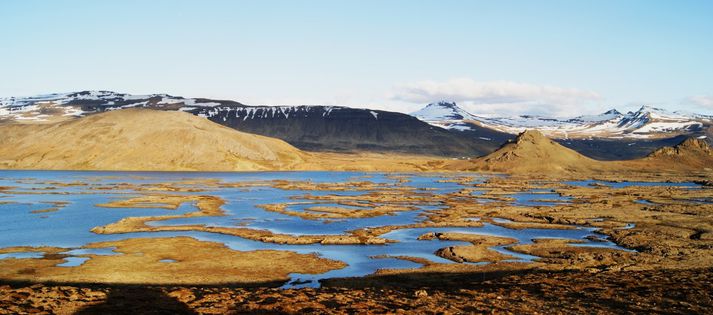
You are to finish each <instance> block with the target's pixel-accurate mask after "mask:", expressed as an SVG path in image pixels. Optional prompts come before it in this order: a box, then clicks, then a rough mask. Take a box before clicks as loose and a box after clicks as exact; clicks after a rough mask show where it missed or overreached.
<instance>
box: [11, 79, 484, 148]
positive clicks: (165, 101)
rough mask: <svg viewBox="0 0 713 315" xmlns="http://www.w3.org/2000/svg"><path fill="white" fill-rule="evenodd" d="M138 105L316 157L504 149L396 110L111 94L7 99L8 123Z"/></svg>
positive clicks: (46, 120) (53, 119)
mask: <svg viewBox="0 0 713 315" xmlns="http://www.w3.org/2000/svg"><path fill="white" fill-rule="evenodd" d="M135 107H141V108H150V109H158V110H165V111H183V112H188V113H191V114H193V115H196V116H201V117H205V118H207V119H209V120H211V121H213V122H216V123H219V124H222V125H224V126H227V127H230V128H233V129H236V130H239V131H244V132H249V133H255V134H259V135H264V136H268V137H274V138H278V139H282V140H285V141H287V142H288V143H290V144H292V145H294V146H296V147H297V148H300V149H303V150H310V151H332V152H362V151H368V152H386V153H389V152H390V153H408V154H424V155H438V156H455V157H463V156H473V155H483V154H486V153H488V152H491V151H492V150H494V149H495V148H497V142H494V141H491V140H486V139H481V138H478V137H465V136H463V135H461V134H458V133H455V132H453V131H450V130H446V129H443V128H439V127H435V126H432V125H429V124H427V123H424V122H422V121H421V120H418V119H417V118H414V117H412V116H410V115H406V114H401V113H396V112H388V111H380V110H370V109H357V108H348V107H340V106H320V105H315V106H307V105H305V106H250V105H245V104H241V103H239V102H235V101H226V100H211V99H204V98H183V97H178V96H171V95H167V94H150V95H130V94H124V93H116V92H111V91H83V92H74V93H59V94H48V95H41V96H34V97H25V98H15V97H10V98H4V99H0V122H22V123H39V124H42V123H51V122H56V121H64V120H68V119H74V118H76V117H83V116H87V115H92V114H96V113H101V112H105V111H113V110H118V109H126V108H135Z"/></svg>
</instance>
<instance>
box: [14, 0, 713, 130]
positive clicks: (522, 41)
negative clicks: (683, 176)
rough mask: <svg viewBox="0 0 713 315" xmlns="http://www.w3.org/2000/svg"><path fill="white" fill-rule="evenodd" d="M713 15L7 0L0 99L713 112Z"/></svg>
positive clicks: (710, 7)
mask: <svg viewBox="0 0 713 315" xmlns="http://www.w3.org/2000/svg"><path fill="white" fill-rule="evenodd" d="M712 16H713V1H703V0H701V1H652V0H649V1H635V0H627V1H584V0H582V1H507V0H506V1H306V0H305V1H161V0H158V1H130V0H129V1H127V0H122V1H91V0H85V1H59V0H58V1H38V0H22V1H21V0H17V1H11V0H0V97H1V96H26V95H33V94H42V93H50V92H67V91H76V90H88V89H103V90H114V91H118V92H128V93H135V94H146V93H168V94H173V95H181V96H186V97H207V98H219V99H234V100H237V101H241V102H244V103H248V104H302V103H319V104H341V105H347V106H355V107H371V108H380V109H389V110H396V111H403V112H409V111H412V110H416V109H418V108H419V107H421V106H423V105H425V103H428V102H429V101H435V100H439V99H449V100H455V101H458V102H459V103H460V104H463V106H464V107H466V108H467V109H468V110H470V111H472V112H474V113H480V114H503V115H505V114H522V113H531V114H548V115H558V116H568V115H577V114H582V113H596V112H599V111H601V110H605V109H608V108H612V107H616V108H618V109H620V110H631V109H635V108H637V107H638V106H640V105H642V104H650V105H656V106H660V107H664V108H669V109H683V110H689V111H695V112H702V113H713V18H711V17H712Z"/></svg>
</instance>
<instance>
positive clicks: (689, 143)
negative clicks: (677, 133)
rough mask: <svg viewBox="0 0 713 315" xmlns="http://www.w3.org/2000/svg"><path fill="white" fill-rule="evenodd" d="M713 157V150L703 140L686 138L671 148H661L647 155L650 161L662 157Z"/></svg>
mask: <svg viewBox="0 0 713 315" xmlns="http://www.w3.org/2000/svg"><path fill="white" fill-rule="evenodd" d="M693 156H696V157H701V156H703V157H705V156H709V157H713V148H711V146H710V144H708V142H706V141H705V140H703V139H696V138H687V139H686V140H683V141H682V142H681V143H679V144H677V145H675V146H673V147H663V148H660V149H657V150H656V151H654V152H652V153H651V154H649V155H648V158H650V159H656V158H662V157H693Z"/></svg>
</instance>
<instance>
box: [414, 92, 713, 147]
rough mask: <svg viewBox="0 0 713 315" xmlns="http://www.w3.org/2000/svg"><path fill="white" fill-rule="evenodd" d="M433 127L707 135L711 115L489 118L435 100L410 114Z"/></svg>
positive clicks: (561, 134) (615, 135) (657, 112)
mask: <svg viewBox="0 0 713 315" xmlns="http://www.w3.org/2000/svg"><path fill="white" fill-rule="evenodd" d="M412 115H413V116H415V117H418V118H419V119H421V120H423V121H425V122H428V123H430V124H432V125H434V126H439V127H443V128H446V129H454V130H462V131H463V130H473V129H476V128H477V127H484V128H489V129H493V130H497V131H501V132H505V133H509V134H518V133H520V132H523V131H525V130H526V129H536V130H539V131H540V132H542V133H543V134H544V135H546V136H548V137H550V138H556V139H583V138H601V139H662V138H671V137H675V136H679V135H686V136H695V137H701V138H704V137H707V136H708V135H709V134H710V133H711V130H712V129H711V127H712V126H713V116H706V115H699V114H693V113H684V112H669V111H666V110H663V109H659V108H655V107H651V106H642V107H641V108H640V109H639V110H638V111H635V112H628V113H626V114H622V113H620V112H619V111H617V110H616V109H611V110H608V111H606V112H604V113H602V114H599V115H588V116H578V117H574V118H568V119H561V118H550V117H542V116H530V115H523V116H517V117H505V118H490V117H482V116H477V115H473V114H471V113H469V112H467V111H465V110H464V109H462V108H460V107H458V105H456V103H453V102H446V101H442V102H436V103H431V104H428V105H427V106H426V107H424V108H423V109H421V110H419V111H417V112H414V113H412Z"/></svg>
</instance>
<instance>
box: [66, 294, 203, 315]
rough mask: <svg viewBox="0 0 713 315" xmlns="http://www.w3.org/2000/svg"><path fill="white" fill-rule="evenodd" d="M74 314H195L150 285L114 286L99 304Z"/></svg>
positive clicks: (184, 305)
mask: <svg viewBox="0 0 713 315" xmlns="http://www.w3.org/2000/svg"><path fill="white" fill-rule="evenodd" d="M75 314H81V315H84V314H196V313H195V312H193V311H192V310H191V309H190V308H189V307H188V305H186V304H184V303H181V302H179V301H178V300H176V299H175V298H173V297H170V296H168V295H166V294H165V293H164V292H163V291H162V290H160V289H156V288H151V287H114V288H112V289H111V291H110V292H109V295H108V296H107V297H106V300H105V301H104V302H102V303H101V304H97V305H92V306H89V307H85V308H82V309H80V310H79V311H78V312H76V313H75Z"/></svg>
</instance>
